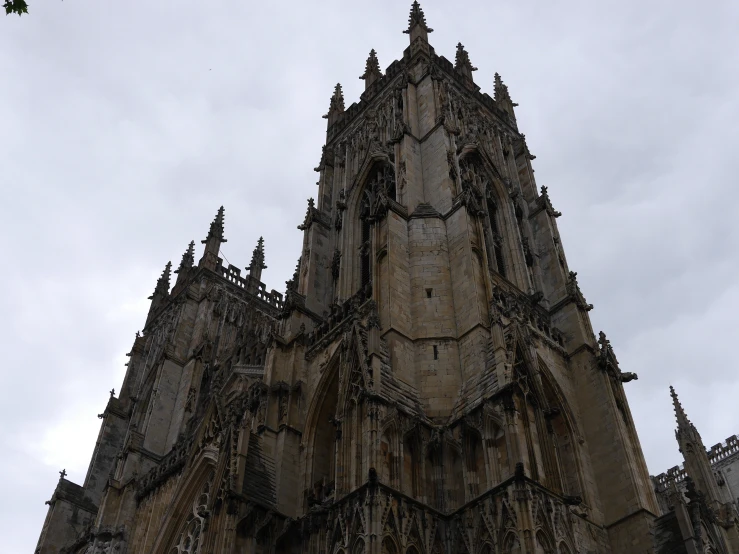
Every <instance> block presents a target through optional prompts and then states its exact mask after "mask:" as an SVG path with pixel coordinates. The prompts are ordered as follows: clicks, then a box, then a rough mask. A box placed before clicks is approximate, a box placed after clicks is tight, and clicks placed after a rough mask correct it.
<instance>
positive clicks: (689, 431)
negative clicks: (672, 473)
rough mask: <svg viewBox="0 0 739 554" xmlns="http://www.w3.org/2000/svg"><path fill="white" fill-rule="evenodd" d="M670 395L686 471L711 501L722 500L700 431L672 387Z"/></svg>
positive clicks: (676, 434)
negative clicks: (689, 417)
mask: <svg viewBox="0 0 739 554" xmlns="http://www.w3.org/2000/svg"><path fill="white" fill-rule="evenodd" d="M670 396H672V404H673V406H674V408H675V417H676V419H677V429H676V430H675V438H676V439H677V443H678V445H679V446H680V452H681V453H682V455H683V459H684V460H685V472H686V473H687V474H688V476H689V477H690V478H691V479H692V480H693V481H694V482H695V486H696V489H697V490H699V491H700V492H702V493H703V494H704V495H705V497H706V500H707V501H708V502H709V503H712V502H720V501H721V494H720V492H719V488H718V484H717V483H716V478H715V477H714V475H713V470H712V469H711V462H710V460H709V459H708V454H707V453H706V447H705V446H704V445H703V440H702V439H701V436H700V433H698V430H697V429H696V428H695V425H693V424H692V423H691V422H690V420H689V419H688V416H687V414H686V413H685V410H683V407H682V404H680V400H678V398H677V393H676V392H675V389H674V388H672V387H670Z"/></svg>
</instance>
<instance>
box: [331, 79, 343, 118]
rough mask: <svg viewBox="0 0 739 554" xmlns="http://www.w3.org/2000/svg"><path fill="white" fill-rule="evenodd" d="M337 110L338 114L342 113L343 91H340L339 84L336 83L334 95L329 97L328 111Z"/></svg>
mask: <svg viewBox="0 0 739 554" xmlns="http://www.w3.org/2000/svg"><path fill="white" fill-rule="evenodd" d="M331 109H337V110H339V111H340V112H343V111H344V91H342V90H341V83H336V86H335V87H334V95H333V96H332V97H331V105H330V107H329V110H331Z"/></svg>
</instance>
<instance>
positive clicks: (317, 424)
mask: <svg viewBox="0 0 739 554" xmlns="http://www.w3.org/2000/svg"><path fill="white" fill-rule="evenodd" d="M430 32H431V29H430V28H429V27H428V25H427V24H426V21H425V18H424V14H423V12H422V10H421V8H420V6H419V5H418V3H417V2H414V3H413V6H412V8H411V13H410V19H409V24H408V28H407V30H406V33H407V34H408V35H409V36H410V46H409V47H408V48H407V49H406V50H405V52H404V53H403V57H402V59H400V60H398V61H395V62H393V63H392V64H391V65H390V66H389V67H388V68H387V70H386V71H385V74H384V75H383V73H382V71H381V70H380V65H379V63H378V60H377V57H376V54H375V52H374V51H372V52H371V53H370V56H369V59H368V60H367V65H366V68H365V72H364V74H363V75H362V77H361V78H362V79H364V81H365V91H364V93H363V94H362V96H361V100H360V102H358V103H355V104H352V105H351V106H349V107H348V108H345V106H344V98H343V96H342V91H341V87H340V86H339V85H337V86H336V89H335V91H334V95H333V97H332V98H331V102H330V106H329V111H328V114H327V115H326V119H327V120H328V121H327V122H328V129H327V137H326V144H325V145H324V147H323V152H322V155H321V160H320V163H319V165H318V167H317V168H316V171H317V172H318V173H319V175H320V179H319V186H318V197H317V200H315V201H314V200H313V199H310V200H309V202H308V208H307V212H306V215H305V219H304V221H303V223H302V224H301V225H300V226H299V229H301V230H302V231H303V250H302V256H301V258H300V260H299V262H298V266H297V268H296V271H295V274H294V276H293V278H292V279H291V280H290V281H289V282H288V283H287V285H288V286H287V293H286V296H285V297H284V300H283V297H282V296H281V295H279V294H278V293H276V292H274V291H273V292H271V293H268V292H266V288H265V286H264V285H263V284H262V283H261V281H260V278H261V270H262V268H263V267H264V261H265V259H264V247H263V243H262V242H261V240H260V242H259V244H258V246H257V248H256V249H255V251H254V256H253V259H252V264H251V266H250V267H249V268H248V269H249V272H250V273H249V276H247V277H245V278H244V277H241V275H240V271H239V270H238V269H237V268H235V267H233V266H228V267H224V266H223V263H222V261H221V259H220V258H219V257H218V253H219V246H220V244H221V242H223V240H225V239H224V233H223V225H224V217H223V211H222V210H221V211H219V213H218V216H217V217H216V219H215V221H214V222H213V224H212V225H211V229H210V232H209V234H208V237H207V239H206V240H205V241H203V242H204V243H205V244H206V246H205V253H204V255H203V257H202V259H201V260H200V262H199V264H198V265H197V266H195V264H194V252H193V249H192V245H191V247H190V249H189V250H188V251H187V252H186V253H185V255H184V256H183V260H182V263H181V264H180V268H179V270H178V278H177V282H176V284H175V285H174V287H173V288H172V290H171V291H170V290H169V266H168V268H167V269H166V270H165V273H164V275H163V276H162V278H161V279H160V282H159V283H158V284H157V287H156V290H155V292H154V295H153V296H152V307H151V312H150V315H149V318H148V319H147V323H146V327H145V329H144V334H143V336H141V337H138V338H137V339H136V341H135V343H134V346H133V348H132V351H131V361H130V364H129V366H128V374H127V376H126V379H125V382H124V385H123V389H122V390H121V393H120V395H119V397H118V398H115V397H111V399H110V402H109V404H108V408H107V410H106V412H105V414H103V416H104V418H103V427H102V430H101V439H100V441H99V443H98V448H97V449H96V453H95V456H94V457H93V460H92V461H91V464H90V471H89V473H88V478H87V479H86V482H85V484H84V485H83V486H82V487H80V486H78V485H75V484H73V483H70V482H69V481H67V480H66V479H64V478H62V479H61V480H60V484H59V486H58V487H57V490H56V491H55V493H54V496H53V497H52V500H51V501H50V504H51V505H50V509H49V515H48V517H47V521H46V523H45V525H44V530H43V531H42V536H41V539H40V541H39V548H38V550H37V551H38V552H41V553H46V552H57V551H59V548H60V547H62V546H64V548H65V550H64V551H65V552H108V551H109V550H105V549H111V548H117V549H118V551H120V552H130V553H134V552H135V553H156V554H174V553H178V554H185V553H188V554H195V553H202V554H205V553H209V554H210V553H219V554H220V553H241V552H253V553H265V554H267V553H288V552H295V553H298V552H300V553H311V554H337V553H341V554H379V553H381V552H382V553H387V554H390V553H392V554H401V553H412V554H455V553H463V552H464V553H468V554H477V553H489V554H503V553H505V554H508V553H511V554H512V553H517V554H534V553H537V554H541V553H547V554H549V553H558V554H563V553H570V554H572V553H576V552H580V553H595V552H597V553H608V552H612V553H614V554H615V553H619V554H621V553H623V554H626V553H633V552H639V553H642V552H653V546H652V537H651V534H650V531H651V529H652V524H653V520H654V517H655V514H657V504H656V499H655V495H654V491H653V489H652V484H651V482H650V479H649V475H648V473H647V469H646V465H645V462H644V458H643V455H642V452H641V447H640V445H639V440H638V438H637V435H636V430H635V428H634V423H633V420H632V417H631V413H630V411H629V407H628V403H627V401H626V397H625V394H624V389H623V383H624V382H626V381H629V380H631V379H633V378H635V375H633V374H630V373H622V372H621V371H620V369H619V366H618V362H617V360H616V357H615V355H614V354H613V350H612V349H611V346H610V344H609V342H608V340H607V339H606V337H605V335H604V334H602V333H601V334H600V339H599V340H596V338H595V336H594V334H593V330H592V328H591V324H590V321H589V317H588V311H589V310H590V309H591V308H592V306H591V305H589V304H588V303H587V302H586V301H585V299H584V297H583V295H582V293H581V291H580V289H579V287H578V284H577V280H576V274H575V273H574V272H572V271H570V269H569V267H568V265H567V260H566V258H565V255H564V251H563V248H562V241H561V240H560V236H559V233H558V231H557V224H556V218H557V217H558V216H559V215H560V214H559V213H558V212H557V211H555V210H554V208H553V207H552V203H551V202H550V199H549V196H548V195H547V190H546V187H542V188H541V191H538V190H537V187H536V184H535V181H534V175H533V170H532V168H531V161H532V160H533V159H534V156H533V155H531V153H530V152H529V150H528V148H527V146H526V141H525V139H524V135H523V134H522V133H520V132H519V130H518V127H517V124H516V118H515V113H514V107H515V106H516V104H514V103H513V102H512V100H511V97H510V95H509V93H508V89H507V87H506V86H505V85H504V84H503V82H502V80H501V79H500V77H499V76H498V75H496V76H495V91H494V97H490V96H489V95H487V94H484V93H481V92H480V90H479V87H478V86H477V85H476V84H475V82H474V80H473V78H472V75H473V72H474V71H475V68H474V67H473V66H472V64H471V63H470V59H469V55H468V53H467V52H466V51H465V49H464V47H463V46H462V45H461V44H459V45H458V47H457V53H456V61H455V63H454V64H452V63H451V62H449V61H448V60H447V59H445V58H444V57H441V56H438V55H437V54H436V53H435V51H434V49H433V48H432V47H431V46H430V44H429V42H428V34H429V33H430Z"/></svg>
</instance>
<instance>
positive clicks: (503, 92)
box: [495, 72, 511, 102]
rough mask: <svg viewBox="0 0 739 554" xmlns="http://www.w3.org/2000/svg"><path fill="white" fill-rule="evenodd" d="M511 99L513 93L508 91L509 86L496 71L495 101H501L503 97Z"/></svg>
mask: <svg viewBox="0 0 739 554" xmlns="http://www.w3.org/2000/svg"><path fill="white" fill-rule="evenodd" d="M504 98H505V99H507V100H510V99H511V95H510V94H509V93H508V86H507V85H506V84H504V83H503V79H501V78H500V75H499V74H498V73H497V72H496V73H495V101H496V102H499V101H500V100H502V99H504Z"/></svg>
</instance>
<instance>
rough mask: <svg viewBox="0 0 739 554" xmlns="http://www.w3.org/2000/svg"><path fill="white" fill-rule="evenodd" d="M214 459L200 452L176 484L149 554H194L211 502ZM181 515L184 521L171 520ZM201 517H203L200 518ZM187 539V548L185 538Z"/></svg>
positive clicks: (213, 484)
mask: <svg viewBox="0 0 739 554" xmlns="http://www.w3.org/2000/svg"><path fill="white" fill-rule="evenodd" d="M216 460H217V455H215V454H214V453H213V452H211V451H209V450H205V451H203V455H202V456H200V457H199V458H198V459H197V460H196V461H195V463H194V465H193V467H192V469H191V470H190V471H189V472H188V473H187V478H186V480H185V481H184V482H183V483H181V484H180V487H179V490H178V491H177V492H176V493H175V494H174V496H173V498H172V501H171V503H170V505H169V508H168V509H167V512H166V514H165V515H164V517H163V518H162V520H163V521H165V522H166V524H165V526H164V527H163V528H162V529H161V530H160V531H159V534H158V536H157V538H156V540H155V541H154V547H153V548H152V550H151V551H152V552H154V553H157V554H198V552H199V548H200V546H201V545H202V539H199V540H198V541H197V544H196V545H193V542H194V539H195V538H196V537H201V535H202V533H203V532H204V529H203V521H200V522H198V521H196V520H197V519H198V518H200V520H205V519H206V517H207V516H206V513H207V510H210V508H211V505H212V502H213V500H214V498H215V491H214V490H213V489H214V487H216V486H217V483H216V482H215V479H214V477H215V465H216ZM180 513H181V514H185V519H184V520H183V519H180V518H175V517H173V516H174V515H175V514H180ZM204 516H205V517H204ZM188 536H190V542H189V546H185V545H186V544H188V543H187V537H188Z"/></svg>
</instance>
